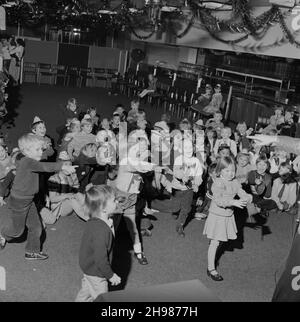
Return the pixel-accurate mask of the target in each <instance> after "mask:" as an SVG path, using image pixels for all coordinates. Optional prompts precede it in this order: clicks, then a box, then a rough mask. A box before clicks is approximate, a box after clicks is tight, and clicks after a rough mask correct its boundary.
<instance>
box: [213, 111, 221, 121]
mask: <svg viewBox="0 0 300 322" xmlns="http://www.w3.org/2000/svg"><path fill="white" fill-rule="evenodd" d="M222 119H223V114H222V113H221V112H220V111H217V112H215V113H214V120H215V122H217V123H219V122H221V121H222Z"/></svg>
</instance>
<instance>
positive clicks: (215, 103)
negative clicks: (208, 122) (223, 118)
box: [203, 84, 223, 114]
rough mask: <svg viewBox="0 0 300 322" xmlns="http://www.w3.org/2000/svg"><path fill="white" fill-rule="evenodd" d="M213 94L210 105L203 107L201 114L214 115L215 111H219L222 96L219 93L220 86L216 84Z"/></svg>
mask: <svg viewBox="0 0 300 322" xmlns="http://www.w3.org/2000/svg"><path fill="white" fill-rule="evenodd" d="M214 90H215V93H214V94H213V96H212V98H211V101H210V103H209V104H208V105H207V106H205V107H204V109H203V112H205V113H208V114H214V113H215V112H216V111H219V110H220V109H221V105H222V101H223V96H222V93H221V90H222V88H221V85H220V84H217V85H216V86H215V88H214Z"/></svg>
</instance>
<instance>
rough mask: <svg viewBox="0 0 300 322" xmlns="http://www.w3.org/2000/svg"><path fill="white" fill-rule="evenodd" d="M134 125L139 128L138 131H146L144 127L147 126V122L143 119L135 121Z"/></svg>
mask: <svg viewBox="0 0 300 322" xmlns="http://www.w3.org/2000/svg"><path fill="white" fill-rule="evenodd" d="M136 125H137V127H138V128H139V129H141V130H145V129H146V126H147V121H146V120H143V119H141V120H139V119H138V120H137V121H136Z"/></svg>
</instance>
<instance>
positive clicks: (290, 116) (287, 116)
mask: <svg viewBox="0 0 300 322" xmlns="http://www.w3.org/2000/svg"><path fill="white" fill-rule="evenodd" d="M284 120H285V122H288V121H291V120H293V114H292V113H291V112H289V111H286V112H285V114H284Z"/></svg>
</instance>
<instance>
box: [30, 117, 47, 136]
mask: <svg viewBox="0 0 300 322" xmlns="http://www.w3.org/2000/svg"><path fill="white" fill-rule="evenodd" d="M31 131H32V133H34V134H36V135H38V136H41V137H44V136H45V135H46V131H47V129H46V125H45V123H44V121H42V120H41V119H40V118H39V117H38V116H35V118H34V120H33V123H32V124H31Z"/></svg>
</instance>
